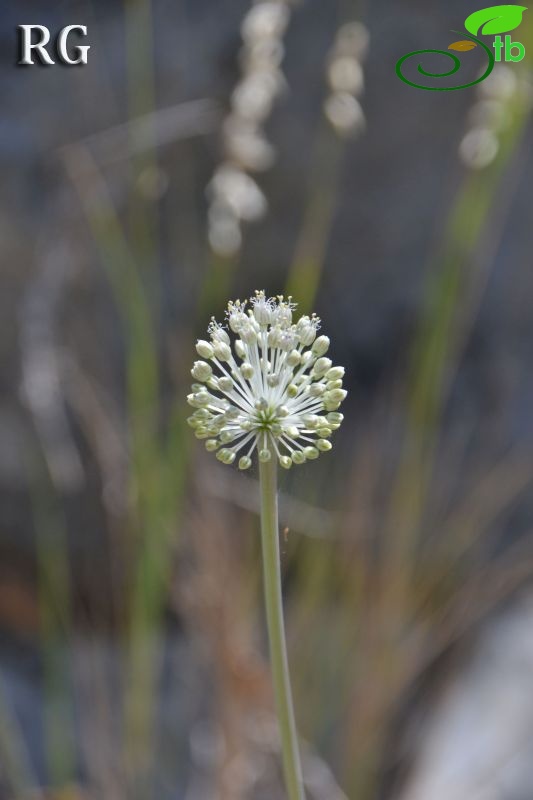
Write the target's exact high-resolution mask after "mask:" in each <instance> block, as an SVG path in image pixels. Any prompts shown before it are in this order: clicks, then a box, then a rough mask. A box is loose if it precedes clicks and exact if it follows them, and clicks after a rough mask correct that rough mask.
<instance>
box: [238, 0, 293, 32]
mask: <svg viewBox="0 0 533 800" xmlns="http://www.w3.org/2000/svg"><path fill="white" fill-rule="evenodd" d="M288 23H289V9H288V8H287V6H286V5H285V4H284V3H282V2H274V0H272V1H269V2H262V3H257V5H254V6H252V8H251V9H250V11H249V12H248V13H247V14H246V16H245V18H244V20H243V22H242V26H241V33H242V38H243V39H244V41H245V42H255V41H258V40H261V39H279V38H280V37H281V36H283V34H284V33H285V30H286V28H287V25H288Z"/></svg>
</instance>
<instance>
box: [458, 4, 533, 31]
mask: <svg viewBox="0 0 533 800" xmlns="http://www.w3.org/2000/svg"><path fill="white" fill-rule="evenodd" d="M524 11H527V8H526V6H509V5H505V6H491V7H490V8H482V9H481V10H480V11H475V12H474V13H473V14H470V16H469V17H467V18H466V20H465V28H466V30H467V31H468V32H469V33H471V34H472V35H473V36H477V35H478V34H480V33H483V34H486V35H487V36H491V35H493V34H497V33H508V32H509V31H514V29H515V28H518V26H519V25H520V23H521V22H522V16H523V13H524Z"/></svg>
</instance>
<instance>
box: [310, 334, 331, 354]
mask: <svg viewBox="0 0 533 800" xmlns="http://www.w3.org/2000/svg"><path fill="white" fill-rule="evenodd" d="M311 349H312V351H313V353H314V354H315V356H324V355H325V354H326V353H327V352H328V350H329V339H328V337H327V336H319V337H318V339H315V341H314V342H313V347H312V348H311Z"/></svg>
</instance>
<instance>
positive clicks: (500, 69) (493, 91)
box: [479, 64, 518, 100]
mask: <svg viewBox="0 0 533 800" xmlns="http://www.w3.org/2000/svg"><path fill="white" fill-rule="evenodd" d="M517 87H518V78H517V75H516V73H515V71H513V70H512V69H511V68H510V67H507V66H505V65H504V64H501V65H498V66H497V67H495V68H494V70H493V71H492V73H491V74H490V75H489V77H488V78H486V80H484V81H482V83H480V84H479V94H480V95H481V97H487V98H491V99H496V100H509V99H510V98H511V97H512V96H513V95H514V94H515V92H516V90H517Z"/></svg>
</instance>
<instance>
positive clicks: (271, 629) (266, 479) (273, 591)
mask: <svg viewBox="0 0 533 800" xmlns="http://www.w3.org/2000/svg"><path fill="white" fill-rule="evenodd" d="M277 469H278V465H277V461H276V459H271V460H270V461H265V462H260V466H259V482H260V486H261V541H262V551H263V582H264V592H265V607H266V616H267V627H268V640H269V649H270V663H271V668H272V680H273V684H274V697H275V702H276V711H277V715H278V723H279V729H280V736H281V750H282V759H283V773H284V776H285V786H286V789H287V795H288V798H289V800H305V795H304V790H303V779H302V767H301V764H300V752H299V748H298V734H297V730H296V723H295V719H294V709H293V703H292V692H291V684H290V675H289V662H288V658H287V645H286V641H285V625H284V622H283V602H282V595H281V567H280V554H279V538H278V531H279V526H278V499H277Z"/></svg>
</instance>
